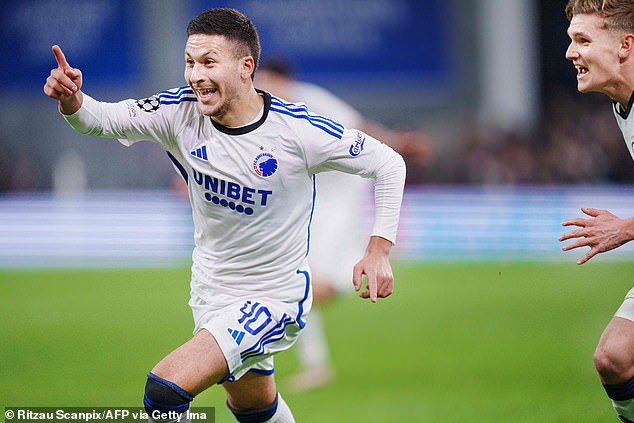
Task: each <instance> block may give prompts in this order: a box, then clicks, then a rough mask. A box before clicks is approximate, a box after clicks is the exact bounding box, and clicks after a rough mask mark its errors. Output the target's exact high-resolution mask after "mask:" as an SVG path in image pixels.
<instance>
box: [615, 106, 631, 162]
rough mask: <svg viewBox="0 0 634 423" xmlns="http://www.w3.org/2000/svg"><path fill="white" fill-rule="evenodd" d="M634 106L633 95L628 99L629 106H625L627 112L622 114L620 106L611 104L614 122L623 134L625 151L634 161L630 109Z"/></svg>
mask: <svg viewBox="0 0 634 423" xmlns="http://www.w3.org/2000/svg"><path fill="white" fill-rule="evenodd" d="M633 106H634V95H632V97H631V98H630V104H629V105H628V106H627V111H626V112H625V113H622V111H621V109H620V106H619V104H618V103H617V102H613V103H612V112H614V117H616V122H617V123H618V125H619V128H620V129H621V132H622V133H623V139H624V140H625V145H626V146H627V150H628V151H629V152H630V155H631V156H632V160H634V117H633V116H634V114H633V113H632V107H633Z"/></svg>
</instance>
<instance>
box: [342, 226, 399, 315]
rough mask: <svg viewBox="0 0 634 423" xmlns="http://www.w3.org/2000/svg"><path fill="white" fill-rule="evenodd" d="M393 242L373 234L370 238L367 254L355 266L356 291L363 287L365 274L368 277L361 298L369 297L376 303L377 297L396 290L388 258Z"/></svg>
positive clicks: (353, 275)
mask: <svg viewBox="0 0 634 423" xmlns="http://www.w3.org/2000/svg"><path fill="white" fill-rule="evenodd" d="M391 247H392V243H391V242H390V241H388V240H386V239H383V238H380V237H377V236H373V237H372V238H370V242H369V243H368V248H367V249H366V252H365V256H364V257H363V259H361V261H360V262H359V263H357V264H356V265H355V266H354V269H353V273H352V283H353V285H354V289H355V290H356V291H360V290H361V288H362V287H363V275H365V276H366V278H367V285H366V288H365V291H361V292H360V293H359V296H360V297H361V298H369V299H370V301H372V302H373V303H376V301H377V298H386V297H389V296H390V295H391V294H392V291H393V290H394V275H393V274H392V267H391V266H390V261H389V260H388V257H389V253H390V249H391Z"/></svg>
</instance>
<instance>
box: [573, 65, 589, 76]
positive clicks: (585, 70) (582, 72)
mask: <svg viewBox="0 0 634 423" xmlns="http://www.w3.org/2000/svg"><path fill="white" fill-rule="evenodd" d="M575 68H576V69H577V77H580V76H583V75H585V74H587V73H588V68H586V67H585V66H581V65H575Z"/></svg>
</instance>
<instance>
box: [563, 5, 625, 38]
mask: <svg viewBox="0 0 634 423" xmlns="http://www.w3.org/2000/svg"><path fill="white" fill-rule="evenodd" d="M584 13H585V14H592V13H596V14H598V15H600V16H601V17H603V18H604V19H605V26H606V29H609V30H617V31H625V32H634V2H632V0H569V1H568V4H567V5H566V17H567V18H568V20H571V19H572V17H573V16H574V15H579V14H584Z"/></svg>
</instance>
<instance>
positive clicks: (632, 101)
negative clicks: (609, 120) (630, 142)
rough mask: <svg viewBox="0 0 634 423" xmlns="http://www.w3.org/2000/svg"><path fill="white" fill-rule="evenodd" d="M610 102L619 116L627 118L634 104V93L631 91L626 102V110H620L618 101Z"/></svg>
mask: <svg viewBox="0 0 634 423" xmlns="http://www.w3.org/2000/svg"><path fill="white" fill-rule="evenodd" d="M612 104H613V106H614V110H615V111H616V113H618V115H619V116H621V117H622V118H623V119H627V117H628V116H629V115H630V110H632V106H634V93H632V95H631V96H630V101H629V102H628V103H627V110H626V111H622V110H621V108H620V107H619V103H617V102H616V101H613V102H612Z"/></svg>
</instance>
